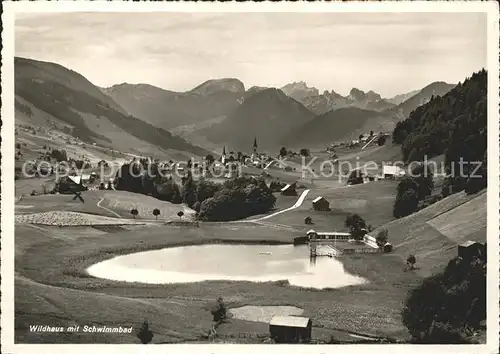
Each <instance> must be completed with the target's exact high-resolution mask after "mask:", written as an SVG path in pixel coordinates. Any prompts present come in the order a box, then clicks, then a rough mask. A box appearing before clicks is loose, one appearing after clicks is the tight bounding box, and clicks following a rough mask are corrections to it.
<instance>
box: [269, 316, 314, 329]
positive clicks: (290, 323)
mask: <svg viewBox="0 0 500 354" xmlns="http://www.w3.org/2000/svg"><path fill="white" fill-rule="evenodd" d="M309 321H310V319H309V318H307V317H299V316H274V317H273V318H271V322H269V325H271V326H285V327H307V325H308V324H309Z"/></svg>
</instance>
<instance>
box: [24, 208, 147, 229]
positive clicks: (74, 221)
mask: <svg viewBox="0 0 500 354" xmlns="http://www.w3.org/2000/svg"><path fill="white" fill-rule="evenodd" d="M15 222H16V223H19V224H38V225H50V226H93V225H134V224H137V222H136V221H134V220H128V219H118V218H110V217H107V216H100V215H93V214H84V213H75V212H73V211H48V212H46V213H35V214H21V215H16V216H15Z"/></svg>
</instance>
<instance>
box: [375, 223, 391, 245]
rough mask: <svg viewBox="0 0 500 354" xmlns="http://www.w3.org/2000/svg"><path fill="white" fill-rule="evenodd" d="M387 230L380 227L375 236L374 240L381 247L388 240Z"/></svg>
mask: <svg viewBox="0 0 500 354" xmlns="http://www.w3.org/2000/svg"><path fill="white" fill-rule="evenodd" d="M388 235H389V231H388V230H387V229H385V228H384V229H382V230H380V231H379V232H378V234H377V237H376V241H377V245H378V246H379V247H380V248H382V247H384V245H385V244H386V243H387V241H388V240H389V237H388Z"/></svg>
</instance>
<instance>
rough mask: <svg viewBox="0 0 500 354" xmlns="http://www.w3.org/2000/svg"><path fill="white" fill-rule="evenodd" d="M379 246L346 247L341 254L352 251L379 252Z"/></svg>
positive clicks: (352, 252) (351, 252)
mask: <svg viewBox="0 0 500 354" xmlns="http://www.w3.org/2000/svg"><path fill="white" fill-rule="evenodd" d="M381 252H382V250H381V249H380V248H346V249H343V250H342V253H343V254H354V253H381Z"/></svg>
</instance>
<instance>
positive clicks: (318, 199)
mask: <svg viewBox="0 0 500 354" xmlns="http://www.w3.org/2000/svg"><path fill="white" fill-rule="evenodd" d="M321 199H323V200H324V201H327V200H326V199H325V198H323V197H317V198H316V199H314V200H313V203H317V202H319V201H320V200H321Z"/></svg>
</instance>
